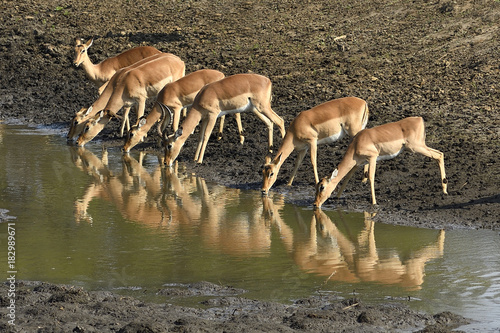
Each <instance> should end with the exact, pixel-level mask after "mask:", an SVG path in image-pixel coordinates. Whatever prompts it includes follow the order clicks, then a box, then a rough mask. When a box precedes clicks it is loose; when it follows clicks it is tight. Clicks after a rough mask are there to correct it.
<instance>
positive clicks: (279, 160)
mask: <svg viewBox="0 0 500 333" xmlns="http://www.w3.org/2000/svg"><path fill="white" fill-rule="evenodd" d="M281 155H283V153H280V154H279V156H278V160H277V161H276V163H275V164H278V163H280V162H281Z"/></svg>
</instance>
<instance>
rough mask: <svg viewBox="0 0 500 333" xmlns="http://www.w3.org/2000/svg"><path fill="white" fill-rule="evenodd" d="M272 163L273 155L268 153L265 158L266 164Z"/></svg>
mask: <svg viewBox="0 0 500 333" xmlns="http://www.w3.org/2000/svg"><path fill="white" fill-rule="evenodd" d="M269 163H271V155H269V154H267V155H266V158H265V162H264V165H266V164H269Z"/></svg>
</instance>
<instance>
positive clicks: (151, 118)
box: [141, 107, 161, 132]
mask: <svg viewBox="0 0 500 333" xmlns="http://www.w3.org/2000/svg"><path fill="white" fill-rule="evenodd" d="M160 118H161V112H158V110H157V109H156V107H154V108H153V109H152V110H151V112H150V113H149V114H148V116H147V117H146V123H145V124H144V125H142V127H141V129H143V130H145V131H146V132H148V131H149V129H150V128H151V127H153V125H154V124H156V122H157V121H158V119H160Z"/></svg>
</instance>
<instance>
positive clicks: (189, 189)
mask: <svg viewBox="0 0 500 333" xmlns="http://www.w3.org/2000/svg"><path fill="white" fill-rule="evenodd" d="M72 149H73V150H72V156H73V161H74V163H75V165H76V166H77V167H78V168H80V169H81V170H82V171H84V172H86V173H87V174H89V175H91V176H92V177H93V180H94V181H93V182H92V183H91V184H90V185H89V186H88V187H87V189H86V191H85V194H84V195H83V197H81V198H80V199H78V200H77V201H76V202H75V218H76V220H77V221H80V222H82V221H86V222H89V223H90V222H92V216H91V215H90V214H89V213H88V207H89V204H90V203H91V201H92V200H94V199H102V200H106V201H109V202H111V203H113V204H114V205H115V206H116V208H117V210H118V211H119V212H120V213H121V214H122V216H123V217H124V218H125V219H127V220H130V221H133V222H135V223H139V224H141V225H143V226H146V227H148V228H151V229H153V230H155V231H158V232H167V233H170V234H172V235H176V237H185V236H187V235H189V234H199V235H200V236H201V237H200V238H201V239H202V242H203V244H204V246H205V247H206V248H207V249H210V250H215V251H218V252H220V253H224V254H228V255H232V256H247V257H248V256H266V255H269V253H270V249H271V243H272V239H273V238H272V233H273V231H274V232H275V233H278V234H279V238H278V239H279V242H281V245H282V246H283V247H284V248H285V249H286V251H287V252H288V253H289V255H290V257H291V258H293V260H294V262H295V264H296V265H297V266H298V267H300V269H302V270H304V271H306V272H308V273H311V274H315V275H319V276H327V277H328V280H330V281H342V282H349V283H357V282H375V283H382V284H395V285H400V286H402V287H405V288H408V289H409V290H411V289H414V290H415V289H420V286H421V285H422V283H423V282H424V276H425V265H426V263H427V262H429V261H430V260H432V259H436V258H440V257H442V256H443V249H444V240H445V232H444V230H441V231H437V232H436V239H435V241H434V242H432V243H430V244H426V245H424V246H421V247H419V248H412V249H411V255H407V254H405V255H403V254H400V253H398V251H397V250H396V246H391V245H390V244H387V240H386V239H385V240H384V241H383V244H381V245H382V246H383V248H384V250H383V251H382V252H383V253H382V254H381V253H379V249H378V248H377V240H376V235H375V227H376V224H375V223H374V222H373V220H372V216H371V215H370V214H368V213H365V219H364V225H363V226H362V228H361V229H360V230H354V229H352V230H351V229H349V228H348V229H347V230H345V231H341V230H340V228H339V227H338V226H337V224H336V223H334V222H333V221H332V219H331V218H330V217H329V216H328V215H327V214H326V213H325V212H323V211H321V210H315V211H314V212H312V211H308V213H309V212H310V214H311V218H310V223H307V222H306V221H305V220H304V218H303V215H304V214H303V211H302V212H299V211H298V209H297V208H294V209H295V212H296V213H295V214H294V215H292V216H293V218H291V219H290V218H288V219H287V221H285V220H284V218H283V215H284V209H285V201H284V198H283V197H281V196H275V197H274V198H271V197H269V196H260V195H255V196H252V200H246V199H245V200H241V201H245V202H244V203H243V202H240V195H241V194H242V192H241V191H240V190H238V189H231V188H227V187H223V186H216V185H209V184H207V183H206V182H205V180H204V179H202V178H199V177H195V176H193V175H187V174H186V173H183V172H180V171H179V169H178V167H177V164H176V167H175V168H162V165H163V164H162V163H161V161H159V162H158V165H156V166H155V167H153V168H149V169H146V168H145V167H144V165H143V160H144V157H145V154H144V153H141V154H140V155H139V159H138V160H137V159H134V158H133V157H131V156H130V155H129V154H125V155H123V157H122V161H121V162H122V168H121V171H119V172H117V173H114V172H112V171H111V170H110V168H109V167H108V158H107V152H106V151H103V153H102V157H101V158H98V157H97V156H96V155H95V154H94V153H92V152H90V151H89V150H87V149H85V148H82V147H78V148H72ZM333 213H337V214H339V217H340V218H342V213H341V212H333ZM296 226H299V227H298V228H297V227H296ZM344 228H345V226H344ZM358 229H359V228H358ZM353 232H355V234H353ZM274 240H275V241H276V238H274ZM388 248H389V249H390V250H389V251H388V250H387V249H388ZM402 258H404V259H402Z"/></svg>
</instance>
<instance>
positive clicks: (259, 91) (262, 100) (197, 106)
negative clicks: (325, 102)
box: [164, 74, 285, 166]
mask: <svg viewBox="0 0 500 333" xmlns="http://www.w3.org/2000/svg"><path fill="white" fill-rule="evenodd" d="M271 85H272V84H271V80H269V79H268V78H267V77H264V76H261V75H257V74H236V75H232V76H228V77H226V78H224V79H222V80H220V81H217V82H214V83H210V84H208V85H206V86H205V87H203V89H202V90H200V92H199V93H198V95H196V98H195V100H194V102H193V105H192V106H191V109H190V110H189V112H188V114H187V116H186V118H185V119H184V121H183V122H182V124H181V126H180V127H179V129H177V131H176V132H175V133H174V134H172V135H170V136H167V135H166V131H165V132H164V142H165V164H166V165H168V166H171V165H172V163H173V161H174V160H175V159H176V158H177V156H178V155H179V152H180V150H181V148H182V146H183V145H184V143H185V142H186V139H187V138H188V137H189V135H191V133H192V132H193V130H194V128H195V127H196V126H197V125H198V124H199V123H200V121H201V122H202V123H201V128H200V139H199V142H198V148H197V150H196V154H195V158H194V160H195V161H196V162H198V163H202V162H203V155H204V153H205V148H206V146H207V142H208V139H209V137H210V133H212V130H213V128H214V125H215V122H216V120H217V118H218V117H221V116H223V115H226V114H231V113H239V112H249V111H251V112H253V113H254V114H255V115H257V117H258V118H259V119H261V120H262V121H263V122H264V123H265V124H266V126H267V128H268V131H269V150H272V145H273V123H275V124H276V125H278V126H279V129H280V131H281V136H282V137H283V136H284V135H285V126H284V121H283V119H282V118H281V117H280V116H278V115H277V114H276V113H275V112H274V111H273V110H272V109H271Z"/></svg>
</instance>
